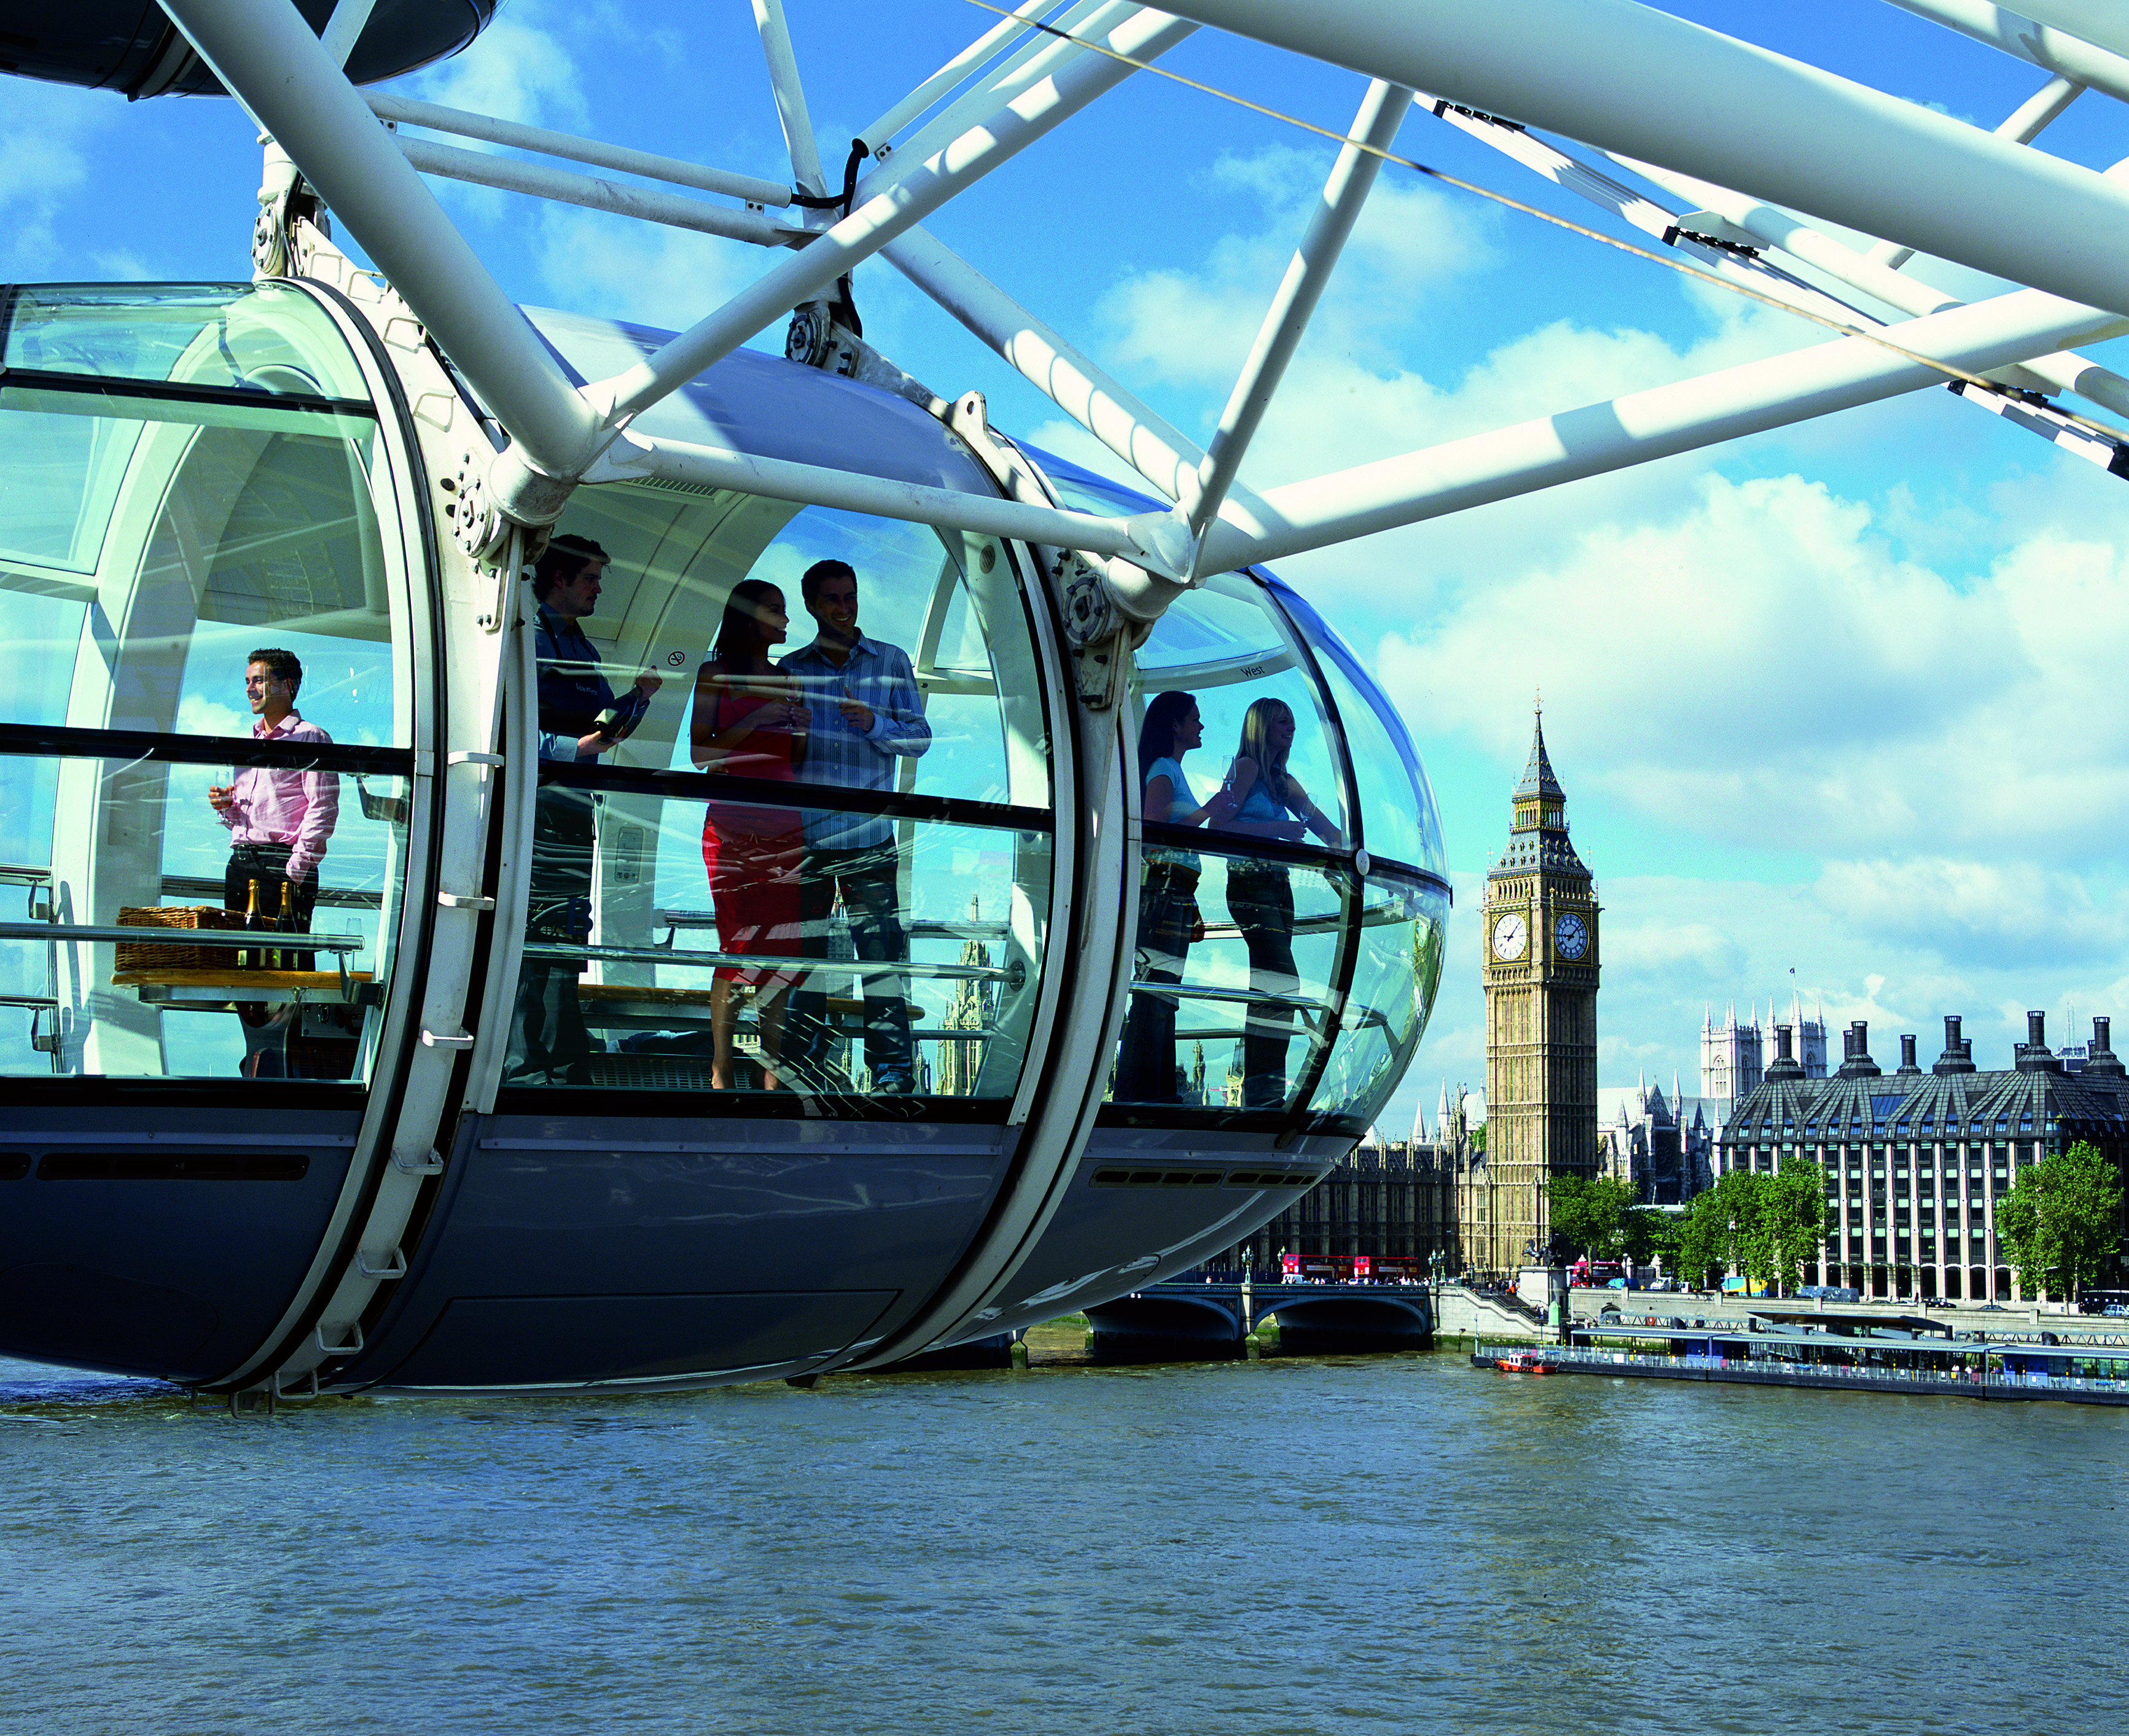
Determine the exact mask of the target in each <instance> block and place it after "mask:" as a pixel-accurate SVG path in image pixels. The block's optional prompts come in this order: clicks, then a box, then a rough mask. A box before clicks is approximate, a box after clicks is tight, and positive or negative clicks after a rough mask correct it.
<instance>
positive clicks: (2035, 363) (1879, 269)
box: [1624, 162, 2129, 438]
mask: <svg viewBox="0 0 2129 1736" xmlns="http://www.w3.org/2000/svg"><path fill="white" fill-rule="evenodd" d="M1624 166H1625V167H1626V168H1628V169H1632V170H1633V171H1634V172H1635V173H1636V174H1641V175H1646V177H1647V178H1649V179H1650V180H1651V181H1653V182H1655V183H1656V185H1657V186H1659V187H1661V188H1666V189H1668V190H1669V191H1670V192H1672V193H1676V194H1678V196H1679V197H1681V198H1684V199H1690V200H1693V201H1694V202H1696V203H1698V204H1699V205H1701V206H1702V207H1704V208H1706V209H1707V210H1709V211H1712V212H1717V213H1718V214H1719V215H1721V216H1723V217H1725V218H1727V220H1728V221H1731V222H1732V223H1735V224H1736V226H1738V227H1739V228H1741V229H1742V230H1745V231H1747V232H1748V233H1750V235H1752V236H1753V237H1754V238H1755V240H1760V241H1762V242H1764V243H1765V245H1768V246H1769V247H1776V248H1779V249H1780V250H1782V251H1783V252H1784V253H1786V254H1789V255H1790V256H1791V257H1792V258H1794V259H1799V260H1801V261H1803V263H1804V264H1807V265H1810V266H1812V267H1814V268H1816V269H1818V270H1820V271H1822V272H1824V273H1827V276H1829V277H1833V278H1839V279H1840V280H1841V282H1843V283H1848V284H1850V285H1852V286H1853V287H1854V288H1857V289H1860V290H1861V291H1862V292H1863V293H1865V294H1866V295H1869V296H1872V297H1875V298H1876V299H1877V300H1879V301H1881V302H1885V303H1886V304H1888V306H1890V307H1897V308H1898V309H1899V311H1900V312H1903V313H1904V314H1908V315H1910V316H1917V317H1919V316H1922V315H1924V314H1930V313H1940V312H1943V311H1944V310H1945V309H1946V308H1948V307H1960V306H1961V305H1962V303H1961V302H1960V299H1959V297H1957V296H1955V295H1950V294H1948V293H1946V292H1945V291H1943V290H1941V289H1937V288H1933V287H1931V285H1930V284H1927V283H1923V282H1922V280H1921V279H1920V278H1911V277H1907V276H1903V274H1902V273H1899V272H1898V271H1896V270H1893V269H1891V268H1890V267H1888V266H1886V265H1883V264H1879V263H1878V262H1877V261H1876V260H1875V259H1872V258H1869V257H1868V256H1866V255H1865V254H1860V253H1858V252H1856V251H1855V249H1853V248H1851V247H1848V246H1846V245H1843V244H1842V243H1841V242H1840V241H1837V240H1835V239H1834V238H1833V237H1832V236H1831V235H1827V233H1826V232H1825V231H1822V230H1819V229H1814V228H1813V227H1812V226H1811V225H1810V224H1808V223H1806V222H1803V221H1800V220H1799V219H1798V218H1796V217H1793V216H1790V215H1789V214H1788V212H1785V211H1777V210H1775V209H1774V207H1772V206H1771V205H1765V204H1762V203H1760V202H1759V201H1758V200H1756V199H1754V198H1752V197H1750V196H1749V195H1746V194H1744V193H1733V192H1731V190H1730V189H1729V188H1723V187H1716V186H1712V185H1710V184H1709V183H1707V182H1705V181H1696V180H1694V179H1693V178H1692V177H1691V176H1690V175H1682V174H1678V173H1676V172H1675V171H1674V170H1671V169H1659V168H1657V167H1656V166H1655V164H1650V163H1634V162H1626V163H1625V164H1624ZM2094 311H2095V312H2097V310H2094ZM1859 317H1863V318H1867V317H1868V316H1859ZM1871 323H1873V324H1875V323H1877V322H1876V321H1871ZM2020 370H2022V371H2023V372H2024V373H2027V374H2030V375H2031V376H2032V378H2031V379H2029V380H2025V381H2019V382H2017V383H2022V384H2025V385H2028V386H2031V387H2032V388H2036V389H2038V390H2042V391H2050V392H2077V393H2078V394H2079V396H2081V397H2087V398H2089V399H2090V400H2091V401H2092V402H2093V403H2095V404H2100V405H2103V406H2104V407H2107V408H2108V409H2109V410H2112V411H2115V412H2116V414H2117V415H2122V416H2129V380H2125V379H2124V378H2122V376H2121V375H2120V374H2118V373H2113V372H2112V371H2111V370H2110V369H2105V368H2103V367H2101V366H2100V365H2099V364H2098V363H2096V362H2090V361H2087V360H2086V359H2084V357H2083V356H2081V355H2074V354H2069V353H2068V352H2066V351H2064V352H2058V353H2057V354H2053V355H2041V356H2028V357H2026V358H2023V359H2022V360H2021V361H2020V362H2019V364H2018V366H2017V369H2010V370H1998V371H2002V372H2008V373H2011V374H2012V375H2013V376H2014V378H2015V376H2016V374H2017V373H2018V372H2019V371H2020ZM1974 402H1977V403H1978V402H1979V399H1975V400H1974ZM2052 437H2053V436H2052V435H2050V438H2052Z"/></svg>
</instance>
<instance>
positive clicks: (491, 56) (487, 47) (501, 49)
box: [408, 0, 588, 131]
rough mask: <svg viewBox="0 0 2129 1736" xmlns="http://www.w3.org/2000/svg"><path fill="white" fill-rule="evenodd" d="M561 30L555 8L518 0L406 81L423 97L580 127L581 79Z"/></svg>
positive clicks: (583, 111) (531, 121) (505, 116)
mask: <svg viewBox="0 0 2129 1736" xmlns="http://www.w3.org/2000/svg"><path fill="white" fill-rule="evenodd" d="M550 19H553V20H554V21H555V24H554V26H553V27H550V24H549V22H548V21H549V20H550ZM567 31H568V23H567V21H566V20H564V19H563V18H560V17H557V15H556V12H555V9H554V8H551V7H549V6H547V5H545V4H542V3H541V0H518V3H517V5H515V6H512V7H509V8H508V9H507V11H505V12H502V14H500V15H499V16H498V17H497V18H496V20H495V21H494V22H493V24H491V25H489V26H488V28H487V29H486V30H484V31H482V32H481V34H480V36H479V38H478V39H477V40H475V41H474V43H473V44H472V45H471V46H470V47H469V48H467V49H466V50H465V51H464V53H462V54H459V55H453V56H452V57H451V58H450V59H448V60H443V61H440V62H438V63H437V64H436V65H434V66H431V67H429V68H427V69H425V70H423V71H422V72H421V73H419V74H417V75H416V76H415V77H414V78H413V79H412V80H411V81H410V83H409V87H408V88H409V89H410V91H411V92H412V94H414V95H416V96H418V97H419V98H422V101H424V102H440V103H442V104H443V105H444V106H445V107H449V108H464V109H470V110H471V111H472V112H474V113H475V114H479V115H491V116H493V117H496V118H497V119H498V120H505V121H523V122H525V123H526V124H528V125H532V126H550V127H555V128H559V129H561V130H563V131H581V130H582V129H583V126H584V124H585V121H586V118H587V116H588V109H587V107H586V105H585V102H584V97H583V84H584V80H583V74H581V72H580V71H579V69H578V65H577V61H576V57H575V56H574V55H573V54H572V53H571V51H570V50H569V47H568V46H567V45H566V44H565V43H564V40H563V38H564V34H565V32H567Z"/></svg>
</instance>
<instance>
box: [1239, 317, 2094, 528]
mask: <svg viewBox="0 0 2129 1736" xmlns="http://www.w3.org/2000/svg"><path fill="white" fill-rule="evenodd" d="M2110 322H2111V323H2110ZM2120 327H2121V322H2120V321H2118V320H2113V319H2112V316H2098V317H2097V318H2095V316H2094V315H2093V310H2092V309H2091V308H2089V307H2082V306H2079V305H2076V304H2074V303H2069V302H2064V301H2063V300H2062V299H2061V298H2060V297H2055V296H2051V295H2047V294H2045V293H2042V292H2041V291H2038V290H2031V289H2022V290H2017V291H2015V292H2013V293H2011V294H2008V295H2004V296H1999V297H1996V298H1995V299H1994V300H1993V301H1988V302H1975V303H1974V304H1973V305H1971V306H1969V307H1955V308H1952V309H1950V310H1948V311H1947V312H1943V313H1937V314H1931V315H1930V316H1928V317H1927V318H1926V319H1920V320H1911V321H1907V322H1905V323H1903V324H1902V325H1898V326H1893V327H1892V328H1891V329H1890V331H1889V332H1888V335H1889V336H1890V337H1892V338H1893V339H1894V340H1896V341H1898V343H1899V344H1901V345H1903V347H1904V348H1906V349H1908V350H1912V351H1913V352H1914V353H1915V354H1918V355H1923V356H1927V357H1930V358H1931V359H1935V360H1937V361H1941V362H1945V363H1947V364H1950V365H1951V366H1954V367H1957V368H1962V369H1967V370H1969V371H1979V370H1981V369H1989V368H1998V367H2001V366H2003V364H2005V363H2007V362H2013V361H2017V360H2018V359H2020V358H2021V357H2023V356H2026V355H2029V354H2031V353H2032V352H2033V351H2035V350H2052V349H2057V348H2060V347H2061V346H2062V345H2065V344H2069V343H2083V342H2089V341H2093V340H2096V339H2098V338H2100V337H2103V336H2107V335H2112V333H2113V332H2114V331H2118V330H2119V329H2120ZM1942 379H1943V376H1942V375H1941V373H1939V372H1938V371H1937V370H1936V369H1933V368H1931V367H1929V366H1928V365H1927V364H1925V363H1922V362H1913V361H1909V360H1908V359H1906V358H1905V357H1904V356H1901V355H1898V354H1893V352H1891V351H1890V350H1887V349H1886V348H1884V345H1881V344H1878V343H1875V342H1873V341H1872V340H1869V339H1867V338H1841V339H1838V340H1835V341H1834V342H1832V343H1830V344H1822V345H1817V346H1816V347H1813V348H1811V349H1807V350H1794V351H1792V352H1790V353H1789V354H1785V355H1779V356H1774V357H1770V358H1769V359H1766V360H1765V361H1759V362H1749V363H1746V364H1744V365H1742V366H1741V367H1736V368H1727V369H1722V370H1720V371H1719V372H1717V373H1709V374H1704V375H1702V376H1701V377H1700V378H1697V379H1690V380H1682V381H1679V383H1676V384H1674V385H1669V386H1660V387H1657V388H1655V389H1654V390H1652V391H1647V392H1633V393H1631V394H1629V395H1627V397H1618V398H1614V399H1612V400H1611V401H1610V402H1607V403H1601V404H1589V405H1585V406H1584V407H1582V408H1580V409H1578V410H1569V411H1564V412H1562V413H1561V414H1559V415H1556V416H1541V417H1539V418H1537V419H1536V420H1534V421H1527V422H1522V423H1519V424H1517V426H1513V427H1509V428H1500V429H1495V430H1493V431H1492V432H1490V433H1487V434H1479V435H1472V436H1471V437H1469V439H1466V440H1451V441H1448V442H1446V443H1445V444H1443V445H1438V446H1432V447H1429V448H1426V449H1424V450H1422V451H1418V452H1410V453H1406V454H1403V455H1402V456H1400V457H1397V458H1391V459H1381V460H1379V461H1378V462H1376V463H1374V464H1363V465H1360V466H1358V467H1356V468H1353V469H1350V470H1344V471H1340V472H1338V473H1335V474H1333V475H1330V476H1322V477H1317V478H1314V479H1312V480H1311V481H1308V482H1303V483H1289V484H1288V485H1286V486H1285V487H1283V488H1271V489H1267V490H1266V491H1265V494H1264V497H1263V499H1264V503H1265V507H1266V508H1268V509H1269V511H1270V512H1271V513H1272V514H1274V518H1273V520H1272V521H1269V522H1268V523H1267V524H1266V525H1265V528H1264V530H1263V531H1262V532H1261V534H1259V535H1246V534H1245V533H1243V532H1242V531H1241V530H1240V529H1239V528H1237V527H1236V526H1234V525H1232V524H1231V523H1228V522H1222V523H1221V524H1219V525H1217V526H1214V527H1213V528H1212V530H1211V531H1210V532H1209V534H1208V535H1207V538H1206V542H1207V558H1208V560H1209V562H1210V563H1212V564H1217V566H1221V567H1231V566H1240V565H1243V564H1246V563H1249V562H1252V561H1261V560H1270V559H1276V558H1277V557H1279V556H1280V555H1284V554H1294V553H1297V552H1298V551H1300V550H1302V549H1317V548H1322V547H1323V546H1325V545H1328V544H1331V543H1338V542H1345V541H1348V540H1350V539H1352V538H1354V537H1356V536H1366V535H1371V534H1372V533H1374V532H1375V531H1378V530H1391V529H1393V528H1395V527H1396V526H1400V525H1409V524H1414V523H1417V521H1420V520H1422V519H1427V518H1436V517H1439V516H1441V515H1442V514H1444V513H1448V512H1455V511H1465V510H1467V509H1469V508H1470V507H1477V506H1482V505H1484V504H1485V503H1487V502H1491V501H1498V500H1505V499H1507V498H1510V497H1513V496H1516V495H1521V494H1528V493H1531V492H1535V491H1536V490H1537V489H1540V488H1552V487H1554V486H1555V485H1556V484H1558V483H1565V482H1572V481H1574V480H1576V479H1577V478H1581V477H1585V476H1596V475H1600V474H1602V473H1604V472H1606V471H1609V470H1617V469H1622V468H1626V467H1627V466H1628V465H1631V464H1646V463H1647V462H1649V461H1650V460H1651V459H1659V458H1667V457H1669V456H1670V455H1671V454H1674V453H1679V452H1686V451H1690V450H1692V449H1694V448H1696V447H1700V446H1708V445H1715V444H1716V443H1717V442H1718V441H1721V440H1735V439H1736V438H1738V437H1739V436H1740V435H1747V434H1756V433H1759V432H1760V431H1762V430H1765V429H1769V428H1777V427H1781V426H1785V425H1786V424H1788V423H1791V422H1798V421H1806V420H1808V418H1810V417H1812V416H1825V415H1828V414H1830V413H1831V412H1832V411H1837V410H1846V409H1850V408H1852V407H1855V406H1856V405H1859V404H1866V403H1871V402H1875V401H1877V400H1879V399H1880V398H1886V397H1897V396H1898V395H1899V394H1900V393H1902V392H1913V391H1917V390H1918V389H1920V388H1923V387H1927V386H1934V385H1937V384H1939V383H1941V381H1942Z"/></svg>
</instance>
